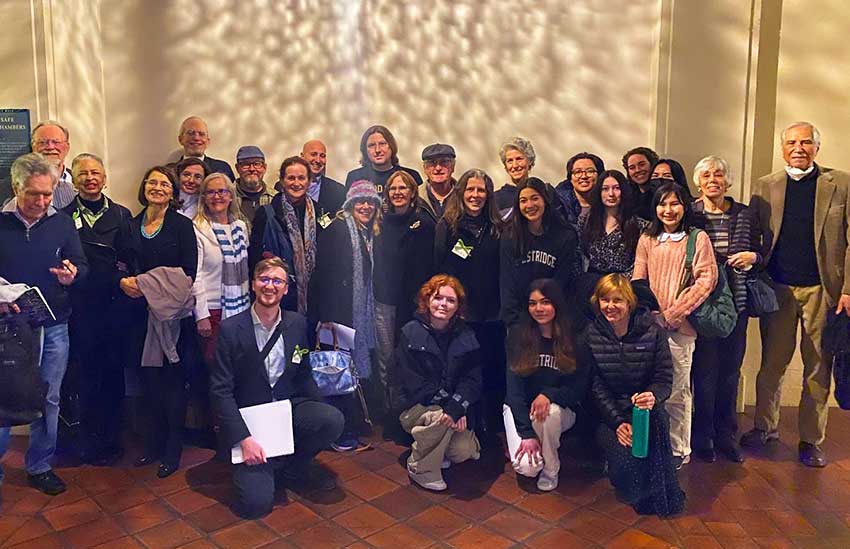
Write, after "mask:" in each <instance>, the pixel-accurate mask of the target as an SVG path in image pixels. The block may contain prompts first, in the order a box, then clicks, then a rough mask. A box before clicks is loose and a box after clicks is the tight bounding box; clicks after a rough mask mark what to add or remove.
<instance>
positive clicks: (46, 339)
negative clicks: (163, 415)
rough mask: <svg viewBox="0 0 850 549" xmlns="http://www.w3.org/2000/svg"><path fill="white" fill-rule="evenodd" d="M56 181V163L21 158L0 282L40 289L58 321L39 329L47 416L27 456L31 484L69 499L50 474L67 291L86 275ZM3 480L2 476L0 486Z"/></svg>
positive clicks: (3, 216) (3, 431) (5, 438)
mask: <svg viewBox="0 0 850 549" xmlns="http://www.w3.org/2000/svg"><path fill="white" fill-rule="evenodd" d="M51 139H52V138H51ZM58 179H59V173H58V170H57V166H56V163H55V162H54V161H50V160H47V159H46V158H45V157H44V156H42V155H41V154H38V153H30V154H25V155H23V156H20V157H18V158H17V159H16V160H15V161H14V162H13V163H12V189H13V190H14V192H15V198H14V199H13V200H10V201H9V202H7V203H6V205H5V206H3V210H2V213H0V242H2V245H0V277H3V278H4V279H6V280H7V281H8V282H9V283H10V284H17V283H24V284H28V285H30V286H35V287H37V288H38V289H39V290H40V291H41V293H42V295H43V296H44V299H45V300H46V301H47V304H48V305H49V306H50V309H51V310H52V312H53V316H54V317H55V318H53V319H48V320H46V321H44V322H43V323H42V324H41V326H40V328H39V330H40V331H41V342H42V343H41V353H40V355H41V356H40V358H39V372H40V375H41V379H42V381H44V384H45V386H46V391H47V392H46V395H45V396H46V398H45V401H44V410H43V416H42V417H41V418H39V419H36V420H35V421H33V422H32V423H30V434H29V448H27V452H26V454H25V456H24V466H25V467H26V471H27V480H28V482H29V484H30V485H31V486H34V487H35V488H37V489H39V490H41V491H42V492H44V493H45V494H47V495H50V496H55V495H57V494H61V493H62V492H64V491H65V483H64V482H62V479H61V478H59V477H58V476H57V475H56V473H54V472H53V469H52V467H51V466H50V460H51V458H52V457H53V453H54V452H55V451H56V433H57V428H58V424H59V395H60V388H61V387H62V378H63V377H64V376H65V369H66V368H67V367H68V348H69V345H68V319H69V318H70V316H71V302H70V300H69V298H68V294H69V287H70V286H71V285H72V284H75V283H76V282H79V281H80V280H81V279H84V278H85V276H86V274H87V272H88V262H87V261H86V256H85V255H84V254H83V249H82V246H81V245H80V237H79V236H78V235H77V231H76V229H75V227H74V223H73V221H71V218H70V217H68V216H67V215H65V214H63V213H58V212H57V211H56V208H55V207H53V206H52V205H51V200H52V199H53V189H54V188H55V187H56V181H57V180H58ZM8 305H9V304H8V303H0V311H2V312H6V310H8V308H9V307H8ZM14 308H15V307H13V309H14ZM21 314H23V313H21ZM0 355H3V353H2V352H0ZM4 358H6V357H5V356H4ZM10 358H11V357H10ZM9 433H10V431H9V427H3V428H0V459H2V457H3V454H5V453H6V448H7V447H8V444H9ZM2 478H3V471H2V469H0V482H2Z"/></svg>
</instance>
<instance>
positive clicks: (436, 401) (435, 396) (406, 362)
mask: <svg viewBox="0 0 850 549" xmlns="http://www.w3.org/2000/svg"><path fill="white" fill-rule="evenodd" d="M448 330H449V334H448V335H449V343H448V346H447V347H446V351H445V353H444V352H443V351H441V349H440V346H439V344H438V343H437V339H436V337H435V335H434V330H433V329H432V328H431V327H430V325H429V324H428V323H427V322H426V321H425V320H424V319H423V318H422V317H421V316H419V315H418V314H417V315H416V317H415V318H414V319H413V320H411V321H410V322H408V323H407V324H405V325H404V327H403V328H402V329H401V335H400V336H399V339H398V345H397V346H396V350H395V354H394V359H395V369H394V371H395V374H396V375H397V376H398V384H400V385H401V386H402V394H403V398H404V402H403V407H404V408H405V409H407V408H410V407H411V406H413V405H415V404H421V405H423V406H430V405H438V406H440V407H442V409H443V411H444V412H445V413H446V414H448V415H449V416H451V418H452V419H453V420H454V421H457V420H459V419H460V418H462V417H464V416H466V415H467V412H468V411H469V409H470V407H471V406H473V405H474V404H475V403H477V402H478V399H479V398H480V396H481V355H480V346H479V344H478V340H477V339H475V333H474V332H473V331H472V329H471V328H469V327H468V326H466V324H465V323H464V322H463V321H462V320H460V319H457V320H455V321H454V322H453V323H452V324H451V326H450V327H449V328H448Z"/></svg>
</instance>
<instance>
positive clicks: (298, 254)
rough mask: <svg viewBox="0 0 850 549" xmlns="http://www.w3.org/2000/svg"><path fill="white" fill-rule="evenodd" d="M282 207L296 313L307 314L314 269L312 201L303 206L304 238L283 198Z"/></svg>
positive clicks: (293, 212) (296, 220) (314, 215)
mask: <svg viewBox="0 0 850 549" xmlns="http://www.w3.org/2000/svg"><path fill="white" fill-rule="evenodd" d="M280 202H281V206H282V207H283V220H284V221H285V222H286V232H287V233H288V234H289V241H290V242H291V243H292V262H293V263H295V265H293V267H294V268H295V282H296V289H297V290H298V312H299V313H301V314H302V315H306V314H307V288H308V287H309V285H310V277H311V276H312V274H313V269H314V268H315V267H316V213H315V211H314V209H313V201H312V200H310V199H307V200H305V204H304V237H303V238H302V237H301V231H300V230H299V229H298V215H297V214H296V213H295V208H294V207H293V206H292V204H290V203H289V201H288V200H286V198H285V197H284V199H283V200H281V201H280Z"/></svg>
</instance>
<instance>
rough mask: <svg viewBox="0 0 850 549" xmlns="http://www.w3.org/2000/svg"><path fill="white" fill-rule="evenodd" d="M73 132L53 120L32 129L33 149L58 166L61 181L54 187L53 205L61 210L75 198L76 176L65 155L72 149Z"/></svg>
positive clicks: (40, 123)
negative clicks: (71, 137)
mask: <svg viewBox="0 0 850 549" xmlns="http://www.w3.org/2000/svg"><path fill="white" fill-rule="evenodd" d="M70 136H71V134H70V133H69V132H68V129H67V128H65V127H64V126H62V125H61V124H59V123H58V122H55V121H53V120H45V121H44V122H39V123H38V125H36V127H35V129H34V130H33V131H32V150H33V152H37V153H39V154H41V155H42V156H44V158H45V159H46V160H47V161H48V162H50V163H51V164H53V165H54V166H56V168H57V169H58V170H59V181H58V183H56V188H55V189H53V207H54V208H56V209H57V210H61V209H62V208H64V207H65V206H67V205H68V204H70V203H71V202H73V200H74V196H76V194H77V191H76V190H75V189H74V178H73V176H72V175H71V170H69V169H68V168H67V167H66V166H65V157H66V156H68V151H69V150H70V149H71V141H70Z"/></svg>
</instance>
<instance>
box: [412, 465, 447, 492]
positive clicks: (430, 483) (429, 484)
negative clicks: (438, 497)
mask: <svg viewBox="0 0 850 549" xmlns="http://www.w3.org/2000/svg"><path fill="white" fill-rule="evenodd" d="M407 476H409V477H410V480H412V481H413V482H415V483H416V484H418V485H419V486H421V487H423V488H425V489H426V490H431V491H432V492H442V491H443V490H445V489H446V488H448V486H446V481H445V480H443V479H438V480H426V479H425V478H424V477H425V475H423V474H420V473H414V472H413V471H411V470H410V467H408V468H407Z"/></svg>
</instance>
